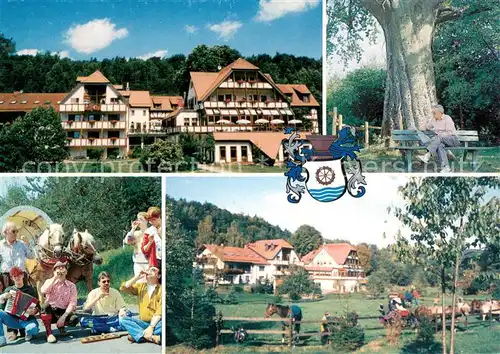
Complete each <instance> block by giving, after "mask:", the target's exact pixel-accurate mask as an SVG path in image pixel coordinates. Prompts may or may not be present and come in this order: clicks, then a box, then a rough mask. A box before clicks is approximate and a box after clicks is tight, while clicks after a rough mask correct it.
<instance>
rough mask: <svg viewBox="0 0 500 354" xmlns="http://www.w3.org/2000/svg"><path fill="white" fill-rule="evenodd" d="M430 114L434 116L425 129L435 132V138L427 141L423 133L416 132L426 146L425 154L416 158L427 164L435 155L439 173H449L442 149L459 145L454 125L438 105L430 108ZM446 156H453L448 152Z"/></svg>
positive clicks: (427, 138)
mask: <svg viewBox="0 0 500 354" xmlns="http://www.w3.org/2000/svg"><path fill="white" fill-rule="evenodd" d="M432 112H433V115H434V116H433V117H432V118H431V119H429V120H428V121H427V123H426V124H425V128H426V129H427V130H432V131H433V132H435V133H436V136H435V137H433V138H432V139H429V137H427V136H426V135H425V134H424V133H422V132H418V136H419V138H420V140H421V142H422V143H423V144H425V145H427V153H426V154H425V155H422V156H418V158H419V159H420V160H422V161H423V162H424V163H428V162H429V160H430V158H431V154H437V157H438V161H439V163H440V165H441V172H442V173H447V172H451V169H450V166H449V165H448V156H447V152H446V150H445V149H444V148H445V147H453V146H459V145H460V142H459V141H458V138H457V136H456V133H457V130H456V129H455V123H453V120H452V119H451V117H450V116H449V115H446V114H444V108H443V106H441V105H439V104H437V105H435V106H434V107H432ZM448 154H450V155H451V156H453V154H452V153H451V151H449V152H448Z"/></svg>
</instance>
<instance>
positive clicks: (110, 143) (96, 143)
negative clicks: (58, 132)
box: [68, 138, 127, 148]
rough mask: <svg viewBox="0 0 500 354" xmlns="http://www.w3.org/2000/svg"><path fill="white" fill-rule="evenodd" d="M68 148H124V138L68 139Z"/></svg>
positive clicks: (125, 143)
mask: <svg viewBox="0 0 500 354" xmlns="http://www.w3.org/2000/svg"><path fill="white" fill-rule="evenodd" d="M68 146H69V147H85V148H92V147H126V146H127V139H124V138H94V139H93V138H68Z"/></svg>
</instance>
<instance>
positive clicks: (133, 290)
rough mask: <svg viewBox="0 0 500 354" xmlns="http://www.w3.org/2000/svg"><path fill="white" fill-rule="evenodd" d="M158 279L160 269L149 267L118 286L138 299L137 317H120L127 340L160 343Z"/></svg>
mask: <svg viewBox="0 0 500 354" xmlns="http://www.w3.org/2000/svg"><path fill="white" fill-rule="evenodd" d="M140 278H146V283H140V282H138V280H139V279H140ZM159 280H160V270H159V269H158V268H156V267H149V269H148V270H147V271H146V272H144V271H141V273H140V274H139V275H136V276H135V277H133V278H132V279H130V280H128V281H126V282H125V283H123V284H122V286H121V287H120V291H123V292H126V293H128V294H131V295H135V296H137V298H138V300H139V318H134V317H125V316H124V317H120V325H121V327H122V328H124V329H125V330H126V331H127V332H128V333H129V335H128V340H129V341H131V342H133V343H141V342H145V341H147V342H152V343H155V344H158V345H160V344H161V329H162V325H161V314H162V294H161V285H160V281H159Z"/></svg>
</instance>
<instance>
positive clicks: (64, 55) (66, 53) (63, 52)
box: [50, 50, 71, 59]
mask: <svg viewBox="0 0 500 354" xmlns="http://www.w3.org/2000/svg"><path fill="white" fill-rule="evenodd" d="M50 54H51V55H59V58H61V59H63V58H69V59H71V57H70V56H69V51H67V50H61V51H60V52H52V53H50Z"/></svg>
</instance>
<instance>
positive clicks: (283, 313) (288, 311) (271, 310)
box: [265, 304, 302, 343]
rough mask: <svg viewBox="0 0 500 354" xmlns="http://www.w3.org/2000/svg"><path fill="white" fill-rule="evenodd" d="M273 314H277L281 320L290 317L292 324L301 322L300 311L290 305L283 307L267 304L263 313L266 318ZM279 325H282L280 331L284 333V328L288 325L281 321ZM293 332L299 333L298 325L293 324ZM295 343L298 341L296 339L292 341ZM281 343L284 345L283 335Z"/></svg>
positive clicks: (283, 335)
mask: <svg viewBox="0 0 500 354" xmlns="http://www.w3.org/2000/svg"><path fill="white" fill-rule="evenodd" d="M275 313H276V314H278V316H280V317H281V318H290V317H292V318H293V319H292V321H293V322H300V321H302V309H301V308H300V307H298V306H297V305H292V306H291V307H290V306H283V305H276V304H267V307H266V312H265V316H266V318H269V317H271V316H272V315H274V314H275ZM281 324H282V325H283V326H282V330H283V332H284V331H285V330H286V328H287V327H288V326H289V323H287V322H285V321H283V322H281ZM294 331H295V333H297V334H298V333H299V332H300V323H295V324H294ZM297 341H298V337H296V341H294V343H296V342H297ZM281 342H282V343H285V334H282V336H281Z"/></svg>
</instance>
